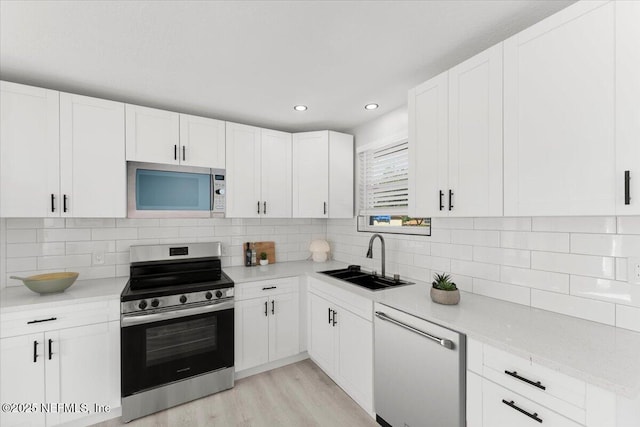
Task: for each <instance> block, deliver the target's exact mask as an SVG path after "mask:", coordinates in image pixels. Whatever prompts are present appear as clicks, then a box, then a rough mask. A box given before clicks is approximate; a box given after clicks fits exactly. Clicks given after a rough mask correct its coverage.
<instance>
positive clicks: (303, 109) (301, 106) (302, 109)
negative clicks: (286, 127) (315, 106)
mask: <svg viewBox="0 0 640 427" xmlns="http://www.w3.org/2000/svg"><path fill="white" fill-rule="evenodd" d="M293 109H294V110H296V111H305V110H306V109H307V106H306V105H294V106H293Z"/></svg>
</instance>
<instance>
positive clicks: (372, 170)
mask: <svg viewBox="0 0 640 427" xmlns="http://www.w3.org/2000/svg"><path fill="white" fill-rule="evenodd" d="M359 168H360V187H359V199H360V200H359V202H360V203H359V207H360V210H359V215H406V214H407V212H408V196H409V146H408V141H402V142H395V143H393V144H389V145H386V146H384V147H381V148H375V149H370V150H366V151H363V152H361V153H360V154H359Z"/></svg>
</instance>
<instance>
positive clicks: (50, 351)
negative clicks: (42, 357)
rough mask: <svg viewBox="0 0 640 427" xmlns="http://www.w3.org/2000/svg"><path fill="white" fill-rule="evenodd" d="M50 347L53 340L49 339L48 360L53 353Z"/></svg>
mask: <svg viewBox="0 0 640 427" xmlns="http://www.w3.org/2000/svg"><path fill="white" fill-rule="evenodd" d="M52 347H53V340H52V339H49V360H51V356H52V355H53V351H52Z"/></svg>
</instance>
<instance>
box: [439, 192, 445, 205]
mask: <svg viewBox="0 0 640 427" xmlns="http://www.w3.org/2000/svg"><path fill="white" fill-rule="evenodd" d="M439 193H440V210H442V209H444V205H443V204H442V197H444V192H443V191H442V190H440V191H439Z"/></svg>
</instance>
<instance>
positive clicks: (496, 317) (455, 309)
mask: <svg viewBox="0 0 640 427" xmlns="http://www.w3.org/2000/svg"><path fill="white" fill-rule="evenodd" d="M344 267H346V264H345V263H342V262H336V261H330V262H326V263H313V262H310V261H296V262H284V263H276V264H271V265H268V266H258V267H244V266H239V267H225V268H224V271H225V273H227V274H228V275H229V276H230V277H231V278H232V279H233V280H234V282H236V283H238V284H241V283H244V282H251V281H258V280H271V279H277V278H283V277H294V276H300V275H305V274H309V275H310V276H313V277H316V278H319V279H322V280H323V281H326V282H328V283H331V284H333V285H335V286H337V287H339V288H342V289H345V290H348V291H351V292H354V293H356V294H358V295H361V296H365V297H367V298H370V299H371V300H372V301H376V302H380V303H382V304H385V305H389V306H391V307H393V308H396V309H398V310H401V311H404V312H406V313H409V314H412V315H415V316H418V317H421V318H423V319H425V320H428V321H431V322H434V323H437V324H439V325H441V326H444V327H448V328H450V329H454V330H456V331H459V332H462V333H464V334H466V335H467V336H469V337H471V338H474V339H477V340H478V341H481V342H483V343H486V344H489V345H492V346H494V347H497V348H501V349H504V350H507V351H510V352H512V353H514V354H517V355H520V356H522V357H526V358H531V360H532V361H534V362H536V363H539V364H540V365H543V366H546V367H548V368H551V369H555V370H557V371H561V372H562V373H565V374H567V375H570V376H573V377H575V378H578V379H582V380H584V381H587V382H589V383H591V384H594V385H597V386H600V387H603V388H605V389H608V390H611V391H614V392H616V393H619V394H621V395H623V396H627V397H635V396H637V395H638V394H640V362H639V360H640V333H637V332H632V331H628V330H625V329H621V328H615V327H612V326H608V325H604V324H600V323H596V322H590V321H587V320H582V319H578V318H574V317H570V316H565V315H562V314H557V313H553V312H549V311H544V310H539V309H535V308H531V307H528V306H524V305H519V304H513V303H510V302H506V301H501V300H496V299H493V298H487V297H483V296H480V295H475V294H470V293H466V292H461V299H460V304H459V305H456V306H445V305H440V304H435V303H433V302H432V301H431V299H430V297H429V287H430V285H429V284H427V283H425V282H420V281H416V282H417V283H416V284H415V285H409V286H402V287H398V288H395V289H390V290H386V291H377V292H374V291H370V290H367V289H364V288H361V287H359V286H355V285H351V284H349V283H346V282H343V281H340V280H337V279H333V278H330V277H328V276H325V275H322V274H318V273H316V272H318V271H323V270H333V269H339V268H344ZM127 280H128V278H127V277H117V278H111V279H94V280H80V281H78V282H76V283H74V284H73V286H71V287H70V288H69V289H67V290H66V291H65V292H63V293H61V294H53V295H46V296H41V295H38V294H35V293H33V292H31V291H30V290H28V289H27V288H26V287H22V286H20V287H10V288H6V289H2V291H0V310H2V312H12V311H18V310H25V309H35V308H45V307H49V306H55V305H65V304H69V303H74V302H80V300H82V302H91V301H94V300H103V299H105V298H114V299H118V298H119V297H120V293H121V292H122V289H123V288H124V286H125V285H126V282H127Z"/></svg>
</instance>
